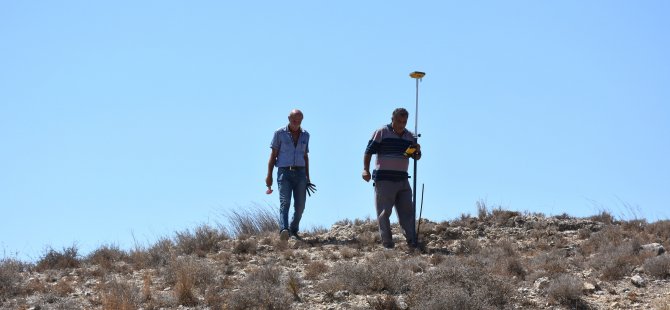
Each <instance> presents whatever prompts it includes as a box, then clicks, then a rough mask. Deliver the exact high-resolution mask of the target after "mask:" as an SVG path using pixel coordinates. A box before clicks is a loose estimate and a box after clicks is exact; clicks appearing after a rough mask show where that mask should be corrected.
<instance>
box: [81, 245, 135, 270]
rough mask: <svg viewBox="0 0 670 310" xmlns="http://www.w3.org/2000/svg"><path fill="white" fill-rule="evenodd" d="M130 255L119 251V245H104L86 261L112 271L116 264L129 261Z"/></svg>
mask: <svg viewBox="0 0 670 310" xmlns="http://www.w3.org/2000/svg"><path fill="white" fill-rule="evenodd" d="M128 258H129V256H128V254H127V253H126V252H125V251H123V250H121V249H119V247H118V246H117V245H103V246H101V247H99V248H97V249H96V250H95V251H93V252H91V253H90V254H89V255H88V256H87V257H86V261H88V262H89V263H91V264H94V265H98V266H100V267H101V268H104V269H107V270H111V269H113V267H114V263H116V262H119V261H123V260H126V259H128Z"/></svg>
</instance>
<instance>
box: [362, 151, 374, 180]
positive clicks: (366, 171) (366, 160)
mask: <svg viewBox="0 0 670 310" xmlns="http://www.w3.org/2000/svg"><path fill="white" fill-rule="evenodd" d="M370 160H372V154H365V155H363V180H365V182H369V181H370V178H371V177H372V176H371V175H370Z"/></svg>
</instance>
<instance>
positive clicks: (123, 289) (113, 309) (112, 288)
mask: <svg viewBox="0 0 670 310" xmlns="http://www.w3.org/2000/svg"><path fill="white" fill-rule="evenodd" d="M100 295H101V303H102V309H103V310H134V309H138V306H137V304H138V302H137V299H138V298H137V289H136V288H134V287H133V286H131V285H130V284H129V283H127V282H120V281H118V280H116V279H113V280H110V281H108V282H106V283H104V284H102V285H101V287H100Z"/></svg>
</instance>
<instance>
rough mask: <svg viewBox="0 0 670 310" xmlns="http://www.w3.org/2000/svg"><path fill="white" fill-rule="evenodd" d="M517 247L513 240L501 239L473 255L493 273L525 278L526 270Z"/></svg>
mask: <svg viewBox="0 0 670 310" xmlns="http://www.w3.org/2000/svg"><path fill="white" fill-rule="evenodd" d="M515 247H516V246H515V244H514V243H512V242H511V241H509V240H501V241H499V242H498V243H496V244H494V245H492V246H490V247H487V248H484V249H482V250H481V252H480V253H478V254H476V255H474V256H473V259H474V260H475V261H476V262H477V263H479V264H481V265H483V266H484V267H485V268H486V269H487V270H488V271H489V272H491V273H493V274H497V275H503V276H516V277H518V278H520V279H523V278H525V276H526V270H525V268H524V266H523V264H522V263H521V256H520V255H519V253H518V252H517V250H516V248H515Z"/></svg>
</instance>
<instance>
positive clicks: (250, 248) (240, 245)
mask: <svg viewBox="0 0 670 310" xmlns="http://www.w3.org/2000/svg"><path fill="white" fill-rule="evenodd" d="M257 249H258V245H257V244H256V241H255V240H238V241H237V242H235V246H234V247H233V254H256V251H257Z"/></svg>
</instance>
